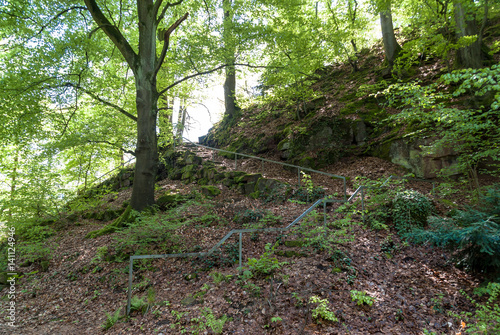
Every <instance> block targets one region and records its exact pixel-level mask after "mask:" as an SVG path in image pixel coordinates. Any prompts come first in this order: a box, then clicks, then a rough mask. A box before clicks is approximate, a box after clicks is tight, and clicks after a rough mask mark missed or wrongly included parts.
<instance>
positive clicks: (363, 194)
mask: <svg viewBox="0 0 500 335" xmlns="http://www.w3.org/2000/svg"><path fill="white" fill-rule="evenodd" d="M361 215H362V217H363V224H365V188H364V187H363V186H361Z"/></svg>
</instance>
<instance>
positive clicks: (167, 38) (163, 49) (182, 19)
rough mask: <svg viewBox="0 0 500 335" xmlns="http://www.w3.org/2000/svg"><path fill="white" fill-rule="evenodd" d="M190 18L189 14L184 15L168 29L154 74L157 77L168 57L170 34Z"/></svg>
mask: <svg viewBox="0 0 500 335" xmlns="http://www.w3.org/2000/svg"><path fill="white" fill-rule="evenodd" d="M188 16H189V13H186V14H184V16H183V17H181V18H180V19H178V20H177V21H175V22H174V24H172V25H171V26H170V28H168V29H167V31H165V35H164V38H163V48H162V50H161V54H160V58H159V59H158V63H157V64H156V68H155V72H154V73H155V76H156V74H158V71H160V68H161V65H162V64H163V61H164V60H165V56H166V55H167V50H168V44H169V42H170V34H172V32H173V31H174V30H175V28H177V27H178V26H179V25H180V24H181V23H182V21H184V20H185V19H187V17H188Z"/></svg>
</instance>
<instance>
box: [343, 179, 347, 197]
mask: <svg viewBox="0 0 500 335" xmlns="http://www.w3.org/2000/svg"><path fill="white" fill-rule="evenodd" d="M344 200H347V183H346V181H345V177H344Z"/></svg>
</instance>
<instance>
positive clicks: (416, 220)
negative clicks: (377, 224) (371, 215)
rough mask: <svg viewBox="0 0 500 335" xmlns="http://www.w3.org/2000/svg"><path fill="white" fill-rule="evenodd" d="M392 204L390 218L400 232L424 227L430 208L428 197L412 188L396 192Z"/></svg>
mask: <svg viewBox="0 0 500 335" xmlns="http://www.w3.org/2000/svg"><path fill="white" fill-rule="evenodd" d="M392 206H393V208H392V218H393V221H394V225H395V227H396V230H397V231H398V232H399V233H400V234H404V233H408V232H410V231H412V230H413V229H414V228H419V227H424V225H425V224H426V223H427V218H428V217H429V215H430V214H431V209H432V206H431V202H430V201H429V199H427V197H425V196H424V195H423V194H421V193H419V192H417V191H413V190H406V191H403V192H398V193H397V194H396V196H395V197H394V199H393V201H392Z"/></svg>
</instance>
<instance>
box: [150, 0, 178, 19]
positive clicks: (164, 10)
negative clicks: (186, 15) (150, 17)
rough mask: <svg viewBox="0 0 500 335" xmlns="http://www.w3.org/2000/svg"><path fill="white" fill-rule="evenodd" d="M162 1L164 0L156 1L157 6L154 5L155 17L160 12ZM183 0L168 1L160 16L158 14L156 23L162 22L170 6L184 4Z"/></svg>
mask: <svg viewBox="0 0 500 335" xmlns="http://www.w3.org/2000/svg"><path fill="white" fill-rule="evenodd" d="M162 2H163V0H157V1H156V3H155V7H154V9H155V17H156V14H157V13H158V11H159V9H160V6H161V3H162ZM183 2H184V0H179V1H177V2H174V3H167V4H166V5H165V7H163V9H162V11H161V14H160V16H158V18H157V19H156V25H158V23H160V22H161V20H163V18H164V17H165V13H166V12H167V9H169V8H170V7H174V6H178V5H180V4H182V3H183Z"/></svg>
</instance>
